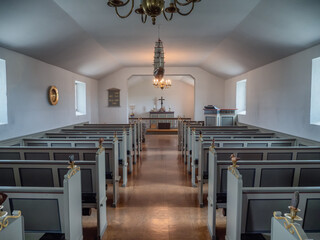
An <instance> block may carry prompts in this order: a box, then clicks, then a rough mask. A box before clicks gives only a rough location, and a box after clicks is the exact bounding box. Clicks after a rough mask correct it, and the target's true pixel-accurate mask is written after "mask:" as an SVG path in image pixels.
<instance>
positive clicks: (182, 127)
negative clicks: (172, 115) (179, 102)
mask: <svg viewBox="0 0 320 240" xmlns="http://www.w3.org/2000/svg"><path fill="white" fill-rule="evenodd" d="M202 126H204V121H188V120H182V119H178V151H182V148H183V146H184V135H185V131H186V129H187V127H192V128H195V127H202Z"/></svg>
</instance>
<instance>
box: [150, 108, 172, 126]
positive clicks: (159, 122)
mask: <svg viewBox="0 0 320 240" xmlns="http://www.w3.org/2000/svg"><path fill="white" fill-rule="evenodd" d="M150 118H157V119H151V120H150V128H158V129H170V128H171V127H172V126H173V125H174V122H173V121H174V120H172V119H167V118H174V112H160V111H154V112H152V111H151V112H150ZM159 118H161V119H159Z"/></svg>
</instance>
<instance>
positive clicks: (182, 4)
mask: <svg viewBox="0 0 320 240" xmlns="http://www.w3.org/2000/svg"><path fill="white" fill-rule="evenodd" d="M190 3H194V1H192V0H191V1H188V2H186V3H181V2H179V1H178V0H174V4H175V5H176V6H177V4H178V5H180V6H188V5H189V4H190Z"/></svg>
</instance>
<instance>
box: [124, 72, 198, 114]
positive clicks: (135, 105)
mask: <svg viewBox="0 0 320 240" xmlns="http://www.w3.org/2000/svg"><path fill="white" fill-rule="evenodd" d="M165 79H170V80H171V82H172V85H171V86H170V87H168V88H164V89H161V88H157V87H155V86H154V85H153V76H152V75H133V76H131V77H130V78H129V79H128V106H129V107H128V116H129V115H131V116H132V115H133V114H134V116H135V117H149V114H150V111H153V112H156V111H159V110H160V109H161V106H162V110H163V111H166V112H174V116H175V117H188V118H192V119H193V118H194V109H195V108H194V85H195V79H194V78H193V76H191V75H166V76H165ZM160 99H162V105H161V100H160Z"/></svg>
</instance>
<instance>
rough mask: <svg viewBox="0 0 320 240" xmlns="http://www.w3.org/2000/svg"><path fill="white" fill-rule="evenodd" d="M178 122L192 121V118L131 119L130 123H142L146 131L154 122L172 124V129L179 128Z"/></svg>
mask: <svg viewBox="0 0 320 240" xmlns="http://www.w3.org/2000/svg"><path fill="white" fill-rule="evenodd" d="M178 120H182V121H191V118H129V123H133V122H135V121H136V122H137V121H142V126H143V128H144V129H148V128H151V125H152V124H153V122H154V123H170V128H178ZM157 127H158V126H157Z"/></svg>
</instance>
